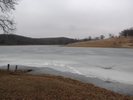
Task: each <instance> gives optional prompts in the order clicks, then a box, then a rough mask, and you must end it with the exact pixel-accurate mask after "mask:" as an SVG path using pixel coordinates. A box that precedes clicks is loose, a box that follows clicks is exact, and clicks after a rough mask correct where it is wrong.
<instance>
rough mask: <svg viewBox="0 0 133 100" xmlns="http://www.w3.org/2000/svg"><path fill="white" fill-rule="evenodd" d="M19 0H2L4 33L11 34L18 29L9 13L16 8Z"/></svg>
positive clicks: (2, 28)
mask: <svg viewBox="0 0 133 100" xmlns="http://www.w3.org/2000/svg"><path fill="white" fill-rule="evenodd" d="M18 1H19V0H0V9H1V11H0V29H1V30H3V32H4V33H7V34H10V33H13V32H14V31H15V30H16V27H15V23H14V20H13V19H10V16H9V14H8V13H11V11H12V10H15V5H17V4H18Z"/></svg>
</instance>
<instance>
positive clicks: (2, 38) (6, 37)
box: [0, 34, 75, 45]
mask: <svg viewBox="0 0 133 100" xmlns="http://www.w3.org/2000/svg"><path fill="white" fill-rule="evenodd" d="M73 42H75V40H74V39H71V38H66V37H57V38H30V37H25V36H19V35H15V34H0V45H62V44H67V43H73Z"/></svg>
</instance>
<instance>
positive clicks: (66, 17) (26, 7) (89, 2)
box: [12, 0, 133, 39]
mask: <svg viewBox="0 0 133 100" xmlns="http://www.w3.org/2000/svg"><path fill="white" fill-rule="evenodd" d="M12 15H13V17H14V20H15V22H16V23H17V32H16V33H15V34H18V35H23V36H28V37H33V38H35V37H36V38H46V37H69V38H79V39H81V38H85V37H88V36H92V37H96V36H100V35H105V37H106V38H108V36H109V33H112V34H114V35H118V33H119V32H120V31H122V30H123V29H127V28H130V27H133V0H21V1H20V2H19V5H17V6H16V10H15V11H13V14H12Z"/></svg>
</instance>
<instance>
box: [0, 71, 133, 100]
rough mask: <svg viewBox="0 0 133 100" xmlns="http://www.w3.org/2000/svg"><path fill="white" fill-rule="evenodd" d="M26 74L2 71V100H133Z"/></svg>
mask: <svg viewBox="0 0 133 100" xmlns="http://www.w3.org/2000/svg"><path fill="white" fill-rule="evenodd" d="M25 72H26V70H25V71H24V70H23V71H22V70H18V71H17V72H14V71H7V70H2V69H0V100H133V97H132V96H129V95H121V94H117V93H115V92H112V91H108V90H106V89H103V88H100V87H96V86H94V85H93V84H91V83H82V82H80V81H77V80H74V79H71V78H65V77H62V76H55V75H47V74H43V75H34V74H27V73H25Z"/></svg>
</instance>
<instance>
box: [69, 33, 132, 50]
mask: <svg viewBox="0 0 133 100" xmlns="http://www.w3.org/2000/svg"><path fill="white" fill-rule="evenodd" d="M130 42H131V37H127V38H125V37H124V36H122V37H115V38H109V39H104V40H95V41H85V42H77V43H72V44H68V45H66V46H75V47H114V48H133V43H130Z"/></svg>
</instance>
